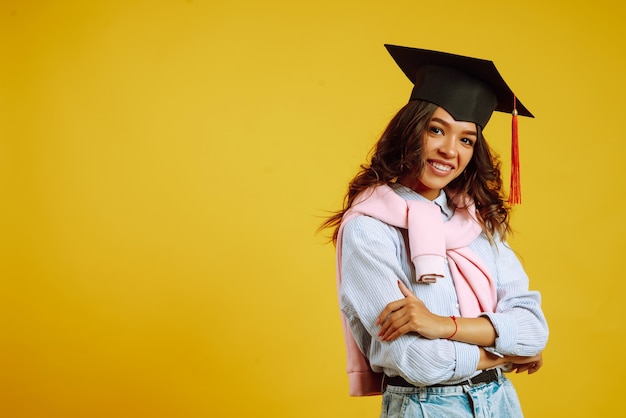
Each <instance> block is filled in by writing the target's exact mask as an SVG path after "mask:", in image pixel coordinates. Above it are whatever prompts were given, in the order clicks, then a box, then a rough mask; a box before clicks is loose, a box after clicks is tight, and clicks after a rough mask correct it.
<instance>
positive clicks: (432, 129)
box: [430, 126, 443, 134]
mask: <svg viewBox="0 0 626 418" xmlns="http://www.w3.org/2000/svg"><path fill="white" fill-rule="evenodd" d="M430 131H431V132H432V133H434V134H441V133H443V130H441V128H438V127H436V126H431V127H430Z"/></svg>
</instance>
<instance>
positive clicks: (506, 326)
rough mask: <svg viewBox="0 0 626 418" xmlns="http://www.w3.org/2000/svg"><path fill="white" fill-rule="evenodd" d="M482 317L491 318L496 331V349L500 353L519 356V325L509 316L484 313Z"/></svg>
mask: <svg viewBox="0 0 626 418" xmlns="http://www.w3.org/2000/svg"><path fill="white" fill-rule="evenodd" d="M481 316H484V317H487V318H489V320H490V321H491V323H492V324H493V328H494V329H495V330H496V334H497V337H496V342H495V346H494V348H495V349H496V351H497V352H499V353H507V354H517V353H516V352H515V349H516V347H517V335H518V333H517V323H516V322H515V319H513V318H511V317H510V316H509V315H503V314H497V313H492V312H484V313H483V314H482V315H481Z"/></svg>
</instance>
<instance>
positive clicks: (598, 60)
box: [0, 0, 626, 418]
mask: <svg viewBox="0 0 626 418" xmlns="http://www.w3.org/2000/svg"><path fill="white" fill-rule="evenodd" d="M0 4H1V6H0V34H1V38H0V39H1V44H0V48H1V50H0V52H1V55H0V192H1V198H0V280H1V281H0V284H1V287H0V325H1V328H0V415H1V416H3V417H10V418H21V417H46V418H48V417H50V418H52V417H63V418H70V417H111V416H116V417H155V418H156V417H172V418H174V417H177V418H178V417H181V418H182V417H184V418H188V417H189V418H190V417H208V416H216V417H217V416H219V417H243V416H273V417H319V416H326V417H340V416H341V417H375V416H378V412H379V402H380V398H379V397H373V398H350V397H349V396H348V394H347V379H346V376H345V373H344V368H345V357H344V347H343V339H342V335H341V329H340V324H339V315H338V309H337V301H336V294H335V277H334V249H333V247H332V246H331V245H326V244H325V238H324V236H323V235H316V234H315V229H316V228H317V226H318V225H319V223H320V222H321V219H322V218H321V217H322V216H324V215H325V214H326V213H327V211H329V210H335V209H337V208H338V207H339V205H340V203H341V200H342V197H343V194H344V191H345V188H346V184H347V181H348V180H349V179H350V178H351V177H352V176H353V174H354V173H355V171H356V169H357V168H358V165H359V164H360V163H361V162H363V161H364V159H365V156H366V154H367V153H368V151H369V149H370V147H371V145H372V144H373V143H374V142H375V140H376V139H377V138H378V135H379V134H380V133H381V131H382V129H383V128H384V126H385V124H386V123H387V121H388V120H389V118H390V117H391V116H392V115H393V114H394V113H395V112H396V110H397V109H399V108H400V107H401V106H402V105H403V104H404V103H405V102H406V100H407V98H408V95H409V92H410V83H409V82H408V80H406V78H405V77H404V75H403V74H402V73H401V72H400V70H399V69H398V68H397V67H396V66H395V64H394V63H393V61H392V59H391V58H390V57H389V55H388V54H387V52H386V51H385V49H384V48H383V43H395V44H400V45H408V46H416V47H423V48H429V49H438V50H444V51H448V52H453V53H459V54H464V55H471V56H477V57H482V58H487V59H492V60H493V61H494V62H495V63H496V65H497V66H498V68H499V69H500V71H501V72H502V73H503V74H504V76H505V78H506V79H507V81H508V83H509V84H510V85H511V86H512V88H513V89H514V90H515V91H516V92H517V94H518V95H519V97H520V100H522V101H523V103H524V104H525V105H526V106H528V107H529V108H530V109H531V111H533V112H534V113H535V115H536V119H528V118H522V119H521V120H520V135H521V145H520V146H521V153H522V187H523V199H524V202H523V205H522V206H521V207H518V208H517V209H516V210H515V213H514V216H513V222H514V226H515V229H516V230H517V233H516V235H515V236H514V237H513V238H512V239H511V243H512V245H513V246H514V248H515V249H516V250H517V251H518V252H519V253H520V256H521V257H522V259H523V263H524V266H525V268H526V269H527V271H528V273H529V275H530V277H531V287H532V288H534V289H537V290H540V291H541V292H542V295H543V298H544V309H545V312H546V315H547V317H548V319H549V323H550V327H551V337H550V341H549V345H548V348H547V350H546V351H545V365H544V368H543V369H542V370H541V372H540V373H538V374H536V375H533V376H527V375H523V376H513V377H512V378H513V379H514V381H515V384H516V386H517V388H518V391H519V395H520V397H521V399H522V403H523V405H524V408H525V411H526V414H527V416H528V417H578V416H579V417H586V416H611V415H612V412H611V411H613V410H614V409H616V408H620V407H621V405H622V399H621V398H620V397H621V395H622V388H623V386H624V383H623V382H624V379H625V377H624V376H625V374H626V373H625V372H626V367H625V366H624V362H623V359H622V355H623V353H624V350H625V346H624V342H623V337H624V322H625V321H624V314H623V307H624V302H623V300H624V291H625V290H626V289H625V285H624V279H623V271H622V260H621V257H623V254H622V253H621V252H619V250H623V249H624V248H626V246H625V240H624V235H625V234H626V231H625V227H624V225H625V222H624V219H623V218H622V216H623V214H624V204H625V203H626V202H625V198H624V183H625V182H626V176H625V174H624V167H625V166H624V152H625V151H626V148H625V146H624V139H625V138H624V136H625V135H624V129H623V123H622V121H623V119H624V111H625V109H624V97H625V94H626V86H625V81H624V46H623V41H624V39H626V30H625V25H624V18H626V8H625V6H624V3H623V2H620V1H617V0H615V1H607V0H599V1H594V2H588V3H586V4H585V3H584V2H583V3H580V4H578V3H573V4H575V5H572V3H571V2H565V1H557V2H549V1H545V0H542V1H538V0H531V1H517V2H502V1H495V0H494V1H477V2H473V1H472V2H469V1H466V0H458V1H452V0H447V1H446V0H443V1H439V2H418V1H386V2H385V1H365V0H361V1H351V2H341V1H330V0H317V1H303V2H298V1H295V2H294V1H284V0H283V1H279V0H266V1H254V0H242V1H237V0H234V1H203V0H186V1H185V0H160V1H156V0H154V1H148V0H144V1H139V0H107V1H71V0H58V1H17V0H15V1H10V0H3V1H2V2H1V3H0ZM509 124H510V118H508V117H507V116H505V115H494V117H493V119H492V122H490V125H489V126H488V128H487V131H486V135H487V137H488V139H490V142H491V143H492V145H493V147H494V148H495V149H496V150H497V151H498V152H499V153H500V154H501V155H502V157H503V161H504V174H505V175H506V176H507V178H508V165H507V164H508V153H509V148H508V147H509V145H508V144H509V138H510V136H509Z"/></svg>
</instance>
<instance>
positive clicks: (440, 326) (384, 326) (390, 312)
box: [376, 280, 454, 341]
mask: <svg viewBox="0 0 626 418" xmlns="http://www.w3.org/2000/svg"><path fill="white" fill-rule="evenodd" d="M398 287H399V288H400V291H401V292H402V294H403V295H404V299H400V300H397V301H395V302H391V303H389V304H388V305H387V306H386V307H385V309H383V311H382V312H381V313H380V315H379V317H378V320H377V321H376V325H380V326H381V328H380V331H379V333H378V336H379V337H381V339H382V340H383V341H393V340H395V339H396V338H398V337H400V336H401V335H404V334H407V333H409V332H417V333H418V334H420V335H421V336H423V337H425V338H428V339H435V338H444V337H445V335H450V334H452V332H453V331H454V323H453V322H452V321H451V320H450V318H449V317H447V316H443V317H442V316H439V315H435V314H433V313H432V312H430V311H429V310H428V308H427V307H426V305H424V302H422V301H421V300H420V299H418V298H417V297H416V296H415V295H414V294H413V292H411V290H410V289H409V288H408V287H406V286H405V285H404V283H402V282H401V281H400V280H398ZM448 331H449V332H448Z"/></svg>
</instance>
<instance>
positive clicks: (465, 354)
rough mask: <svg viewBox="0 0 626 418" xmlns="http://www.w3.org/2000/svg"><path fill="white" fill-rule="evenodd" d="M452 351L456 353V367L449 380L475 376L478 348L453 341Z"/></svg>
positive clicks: (478, 355) (478, 354)
mask: <svg viewBox="0 0 626 418" xmlns="http://www.w3.org/2000/svg"><path fill="white" fill-rule="evenodd" d="M454 350H455V351H456V367H455V368H454V375H453V376H452V377H451V378H450V380H463V379H467V377H468V376H472V375H473V374H475V373H476V370H477V369H478V361H479V360H480V352H479V349H478V347H477V346H475V345H471V344H465V343H460V342H457V341H455V342H454Z"/></svg>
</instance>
